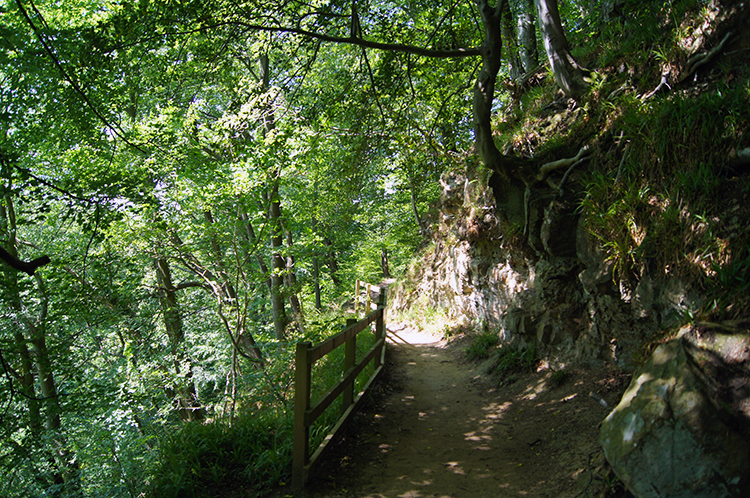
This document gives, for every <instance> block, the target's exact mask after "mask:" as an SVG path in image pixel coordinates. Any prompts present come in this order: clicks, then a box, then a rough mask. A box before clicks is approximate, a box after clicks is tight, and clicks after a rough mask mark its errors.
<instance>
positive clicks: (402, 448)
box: [309, 324, 618, 498]
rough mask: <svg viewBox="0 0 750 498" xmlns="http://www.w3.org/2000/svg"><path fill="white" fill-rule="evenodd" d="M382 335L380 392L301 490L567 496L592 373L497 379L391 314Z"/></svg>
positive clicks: (593, 419)
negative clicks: (385, 341) (383, 381)
mask: <svg viewBox="0 0 750 498" xmlns="http://www.w3.org/2000/svg"><path fill="white" fill-rule="evenodd" d="M388 337H389V349H388V364H387V368H388V370H389V372H390V373H389V375H390V377H391V379H390V381H389V386H390V387H389V389H388V391H389V394H388V395H387V396H385V398H383V399H381V400H380V401H379V402H378V404H377V406H376V408H371V409H369V410H368V411H366V412H365V413H363V414H362V416H361V418H360V423H359V424H357V427H356V429H355V430H356V436H354V438H355V439H356V443H352V445H350V448H349V449H348V450H347V452H346V453H345V454H344V455H343V456H339V461H338V462H331V464H330V465H331V467H330V468H329V470H327V471H326V473H327V475H325V476H318V483H319V484H320V485H319V486H318V487H317V488H316V486H315V483H312V484H313V485H312V487H311V489H310V491H311V493H310V494H309V496H316V497H317V496H320V497H329V498H335V497H342V498H345V497H356V498H406V497H412V498H443V497H453V498H461V497H466V498H482V497H487V498H490V497H492V498H496V497H503V496H533V497H550V498H551V497H555V498H558V497H569V498H572V497H575V496H576V495H578V494H579V493H580V492H581V490H582V489H583V488H584V487H585V486H586V485H587V483H588V482H590V481H591V480H592V479H591V472H590V471H589V469H590V468H592V464H591V457H592V455H596V454H597V452H598V444H597V442H596V439H597V434H598V428H597V425H598V423H599V422H600V421H601V420H602V419H603V418H604V417H605V416H606V411H604V410H603V409H602V408H601V407H600V406H599V405H598V404H597V403H595V402H593V401H592V400H591V399H590V398H589V397H588V396H587V395H586V394H585V393H588V391H589V390H590V389H594V390H596V386H595V383H596V382H597V380H596V379H597V378H598V377H596V375H592V374H585V373H580V374H578V373H577V374H576V375H573V376H572V377H571V379H570V380H568V381H567V382H565V383H564V384H563V385H562V386H559V387H551V386H550V385H549V384H550V382H549V379H550V375H551V372H549V371H546V372H539V373H534V374H525V375H520V376H519V378H518V381H517V382H515V383H514V384H512V385H510V386H506V387H498V386H497V385H496V384H492V383H491V382H490V380H489V378H488V376H487V367H488V364H484V365H482V364H475V363H470V362H467V361H466V360H465V355H464V354H463V351H462V349H461V347H460V346H459V347H456V346H455V345H449V344H447V343H446V342H445V341H443V340H441V338H439V337H435V336H432V335H430V334H426V333H424V332H421V331H419V330H417V329H415V328H410V327H407V326H404V325H398V324H394V325H391V326H389V331H388ZM601 394H602V395H603V396H605V397H606V396H607V392H605V391H603V392H601ZM616 396H618V395H617V394H614V393H613V394H612V395H611V396H610V398H611V401H614V400H615V398H616ZM336 465H338V468H337V467H336ZM321 483H323V484H321ZM332 487H333V489H331V488H332Z"/></svg>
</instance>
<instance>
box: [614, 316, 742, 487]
mask: <svg viewBox="0 0 750 498" xmlns="http://www.w3.org/2000/svg"><path fill="white" fill-rule="evenodd" d="M600 443H601V445H602V447H603V448H604V452H605V455H606V457H607V460H608V461H609V463H610V464H611V465H612V468H613V469H614V471H615V473H616V474H617V476H618V477H619V478H620V479H621V480H622V481H623V482H624V483H625V485H626V486H627V487H628V488H629V489H630V491H631V492H632V493H633V494H634V495H635V496H637V497H638V498H657V497H716V498H719V497H740V496H742V497H745V496H750V333H749V332H748V331H747V329H745V330H744V331H735V330H733V329H732V328H731V327H726V326H718V327H717V326H715V325H710V324H704V325H702V326H697V327H693V328H684V329H683V330H681V331H680V334H679V337H678V338H677V339H675V340H673V341H671V342H669V343H666V344H663V345H661V346H659V347H658V348H657V349H656V350H655V351H654V353H653V354H652V356H651V358H650V359H649V360H648V361H647V362H646V364H645V365H644V366H643V367H642V368H641V369H640V370H639V371H638V372H637V373H636V375H634V377H633V381H632V382H631V384H630V387H629V388H628V390H627V391H626V392H625V394H624V395H623V397H622V400H621V402H620V404H619V405H618V406H617V407H616V408H615V409H614V410H613V411H612V412H611V413H610V414H609V416H608V417H607V418H606V420H605V421H604V422H603V423H602V427H601V433H600Z"/></svg>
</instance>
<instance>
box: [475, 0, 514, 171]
mask: <svg viewBox="0 0 750 498" xmlns="http://www.w3.org/2000/svg"><path fill="white" fill-rule="evenodd" d="M476 3H477V9H478V10H479V14H480V17H481V19H482V25H483V26H484V42H483V43H482V47H481V49H480V51H481V54H482V69H481V70H480V71H479V75H478V76H477V81H476V82H475V84H474V137H475V140H476V148H477V152H478V153H479V157H480V158H482V162H483V163H484V165H485V167H487V168H489V169H490V170H492V171H495V172H496V173H498V174H499V175H501V176H502V177H503V178H504V179H509V178H511V177H520V175H521V171H520V168H521V167H522V165H523V164H524V161H523V160H521V159H518V158H514V157H509V156H504V155H503V154H502V153H501V152H500V150H499V149H498V148H497V145H495V141H494V139H493V137H492V102H493V100H494V98H495V84H496V82H497V73H498V71H499V70H500V65H501V64H502V60H501V52H502V48H503V40H502V30H501V28H500V22H501V18H502V13H503V3H504V2H503V1H502V0H500V1H499V2H498V4H497V5H496V6H495V7H492V6H490V5H489V2H488V0H476Z"/></svg>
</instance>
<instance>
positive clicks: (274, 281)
mask: <svg viewBox="0 0 750 498" xmlns="http://www.w3.org/2000/svg"><path fill="white" fill-rule="evenodd" d="M259 63H260V64H259V70H260V81H261V89H262V90H263V91H267V90H268V88H269V85H270V81H271V75H270V68H269V65H268V64H269V63H268V55H266V54H263V55H261V56H260V61H259ZM263 116H264V119H263V121H264V127H265V131H266V133H270V132H271V131H273V129H274V128H275V127H276V123H275V118H274V113H273V109H271V108H269V109H266V111H265V112H264V113H263ZM280 176H281V167H280V166H276V167H275V168H274V174H273V179H272V182H273V184H272V185H271V192H270V195H269V196H268V201H269V203H270V207H269V210H268V220H269V223H270V225H271V251H272V255H271V310H272V312H273V328H274V332H275V334H276V339H277V340H279V341H283V340H284V338H285V337H286V326H287V325H288V321H287V317H286V310H285V309H284V295H283V292H284V289H283V285H284V272H285V269H286V262H285V261H284V257H283V256H282V254H281V248H282V247H283V228H282V225H281V198H280V197H279V181H280Z"/></svg>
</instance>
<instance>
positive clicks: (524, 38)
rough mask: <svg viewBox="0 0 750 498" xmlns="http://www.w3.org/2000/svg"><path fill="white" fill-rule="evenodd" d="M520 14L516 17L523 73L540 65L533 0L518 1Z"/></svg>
mask: <svg viewBox="0 0 750 498" xmlns="http://www.w3.org/2000/svg"><path fill="white" fill-rule="evenodd" d="M516 4H517V11H518V15H517V17H516V30H517V32H518V47H519V56H520V59H521V67H523V73H528V72H529V71H531V70H533V69H536V68H537V67H538V66H539V52H538V50H537V47H536V24H535V23H534V14H533V12H534V2H533V0H520V1H517V2H516Z"/></svg>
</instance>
